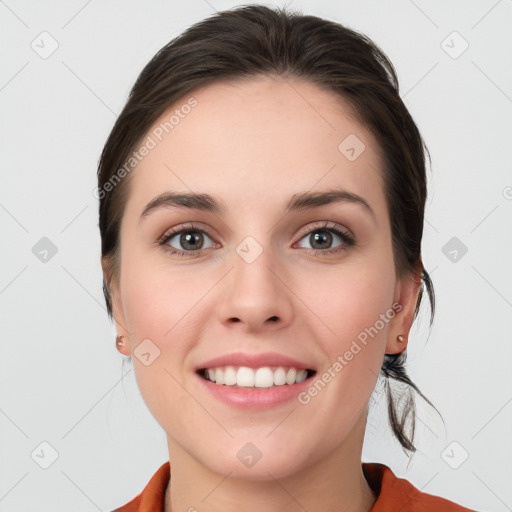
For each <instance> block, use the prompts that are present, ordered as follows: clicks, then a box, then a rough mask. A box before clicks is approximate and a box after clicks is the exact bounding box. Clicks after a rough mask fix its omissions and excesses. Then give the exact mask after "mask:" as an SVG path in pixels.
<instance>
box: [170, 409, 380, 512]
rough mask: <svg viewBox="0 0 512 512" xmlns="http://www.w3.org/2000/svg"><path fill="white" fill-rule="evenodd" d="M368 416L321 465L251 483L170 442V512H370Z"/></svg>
mask: <svg viewBox="0 0 512 512" xmlns="http://www.w3.org/2000/svg"><path fill="white" fill-rule="evenodd" d="M365 425H366V415H363V416H362V417H361V418H360V419H359V420H358V422H357V423H356V425H355V426H354V428H353V429H352V431H351V432H350V433H349V435H348V436H347V437H346V438H345V439H344V441H343V443H342V444H341V445H339V446H338V447H336V449H335V450H333V451H332V452H331V453H330V454H329V455H328V456H327V457H324V458H323V459H321V460H319V461H317V462H316V463H315V464H312V465H309V466H305V467H303V468H302V469H300V470H298V471H296V472H293V473H290V474H289V475H287V476H286V477H283V478H279V479H274V478H272V477H270V476H269V479H268V480H263V481H261V480H258V481H248V480H239V479H232V478H226V475H222V474H219V473H216V472H213V471H210V470H209V469H208V468H207V467H205V466H204V465H203V464H201V463H200V462H199V461H197V460H196V459H195V458H193V457H191V456H190V454H188V453H187V452H186V451H184V450H183V449H182V448H181V447H180V446H179V445H177V444H175V443H173V442H172V440H171V439H168V442H169V455H171V452H172V457H171V456H170V457H169V460H170V465H171V480H170V484H169V485H168V486H167V490H166V494H165V508H164V511H165V512H171V511H172V512H187V511H197V510H206V509H207V510H208V512H235V511H236V512H239V511H240V510H241V509H243V510H244V511H245V512H261V510H262V509H263V510H266V511H268V512H284V511H285V512H304V510H315V511H317V512H340V511H343V512H368V511H369V510H370V509H371V507H372V505H373V504H374V502H375V498H376V497H375V494H374V493H373V491H372V489H371V488H370V486H369V485H368V482H367V481H366V479H365V478H364V474H363V470H362V465H361V451H362V445H363V439H364V430H365Z"/></svg>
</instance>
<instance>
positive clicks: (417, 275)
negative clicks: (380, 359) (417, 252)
mask: <svg viewBox="0 0 512 512" xmlns="http://www.w3.org/2000/svg"><path fill="white" fill-rule="evenodd" d="M422 270H423V264H422V262H421V259H420V260H418V263H417V264H416V266H415V267H414V270H413V271H411V272H409V273H408V274H407V275H405V276H404V277H403V278H402V279H400V280H398V281H397V283H396V285H395V294H394V300H393V309H394V311H395V316H394V318H393V320H391V322H390V323H389V330H388V339H387V343H386V354H398V353H400V352H403V351H404V350H405V349H406V348H407V343H408V341H409V331H410V330H411V325H412V321H413V317H414V311H415V309H416V303H417V301H418V295H419V292H420V289H421V282H422ZM398 336H402V337H403V341H399V340H398Z"/></svg>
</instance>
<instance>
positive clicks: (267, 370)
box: [205, 366, 308, 388]
mask: <svg viewBox="0 0 512 512" xmlns="http://www.w3.org/2000/svg"><path fill="white" fill-rule="evenodd" d="M307 373H308V372H307V370H304V369H301V370H297V369H296V368H284V367H283V366H279V367H273V368H271V367H269V366H263V367H261V368H257V369H254V368H249V367H247V366H240V367H234V366H226V367H217V368H208V370H207V371H206V372H205V377H206V378H207V379H208V380H210V381H211V382H215V383H216V384H218V385H219V386H220V385H224V386H239V387H256V388H270V387H272V386H284V385H285V384H288V385H292V384H295V383H298V382H302V381H304V380H306V378H307Z"/></svg>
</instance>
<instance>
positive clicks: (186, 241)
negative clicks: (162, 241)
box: [180, 231, 197, 250]
mask: <svg viewBox="0 0 512 512" xmlns="http://www.w3.org/2000/svg"><path fill="white" fill-rule="evenodd" d="M191 233H193V234H191ZM194 237H197V231H192V232H190V233H183V234H182V235H181V240H180V242H181V245H182V247H184V248H185V249H186V250H191V249H197V247H194V243H193V241H194ZM190 245H192V247H187V246H190Z"/></svg>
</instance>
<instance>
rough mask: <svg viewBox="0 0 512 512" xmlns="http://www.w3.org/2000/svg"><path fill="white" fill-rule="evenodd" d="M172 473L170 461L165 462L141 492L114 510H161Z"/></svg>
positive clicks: (130, 511) (114, 511) (151, 511)
mask: <svg viewBox="0 0 512 512" xmlns="http://www.w3.org/2000/svg"><path fill="white" fill-rule="evenodd" d="M170 474H171V466H170V463H169V461H167V462H164V463H163V464H162V465H161V466H160V467H159V468H158V470H157V471H156V473H155V474H154V475H153V476H152V477H151V480H150V481H149V482H148V484H147V485H146V487H144V489H143V490H142V492H141V493H140V494H138V495H137V496H135V498H133V499H132V500H131V501H130V502H128V503H126V505H123V506H122V507H119V508H116V509H115V510H113V511H112V512H142V511H144V512H160V511H161V510H163V506H164V498H165V491H166V488H167V484H168V483H169V478H170Z"/></svg>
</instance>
